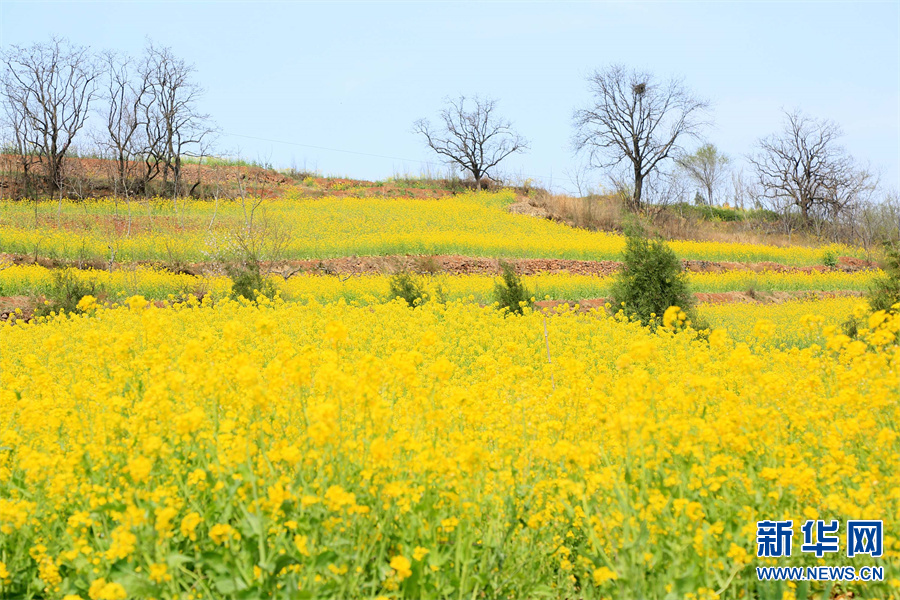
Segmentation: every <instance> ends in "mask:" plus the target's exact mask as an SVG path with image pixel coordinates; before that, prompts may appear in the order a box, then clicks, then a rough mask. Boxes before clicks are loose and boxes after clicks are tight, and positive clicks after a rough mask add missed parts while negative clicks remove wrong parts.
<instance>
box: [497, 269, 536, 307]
mask: <svg viewBox="0 0 900 600" xmlns="http://www.w3.org/2000/svg"><path fill="white" fill-rule="evenodd" d="M531 296H532V294H531V292H530V291H529V290H528V289H527V288H526V287H525V284H523V283H522V278H521V277H519V275H518V274H517V273H516V270H515V268H514V267H513V266H512V264H510V263H508V262H506V261H502V260H501V261H500V281H499V282H498V283H496V284H494V300H495V301H496V302H497V303H499V305H500V308H501V309H504V308H507V309H509V312H511V313H513V314H518V315H521V314H524V313H525V307H531V305H532V299H531Z"/></svg>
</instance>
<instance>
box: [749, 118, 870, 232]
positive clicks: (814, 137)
mask: <svg viewBox="0 0 900 600" xmlns="http://www.w3.org/2000/svg"><path fill="white" fill-rule="evenodd" d="M841 135H842V132H841V130H840V128H839V127H838V125H837V124H836V123H834V122H833V121H828V120H817V119H814V118H811V117H807V116H805V115H803V114H802V113H801V112H800V111H794V112H785V123H784V128H783V129H782V131H781V133H779V134H775V135H772V136H769V137H767V138H763V139H761V140H759V142H758V151H757V152H756V153H755V154H753V155H751V156H749V157H748V160H749V161H750V163H751V164H752V165H753V166H754V168H755V169H756V175H757V180H758V182H759V186H760V188H761V193H762V195H763V197H764V198H766V199H767V200H768V201H769V202H770V203H771V204H772V205H773V206H776V207H778V208H780V209H782V210H784V209H785V208H791V207H795V208H797V209H799V211H800V218H801V221H802V224H803V225H804V226H806V227H808V226H810V225H811V224H812V221H813V219H814V217H820V218H830V217H833V216H834V215H836V214H838V213H840V212H841V211H842V210H844V209H845V208H846V207H847V206H848V205H849V204H851V203H853V202H856V201H859V200H860V199H862V198H863V197H864V196H867V195H868V194H870V193H871V192H872V191H874V189H875V188H876V186H877V181H876V177H875V176H874V174H872V173H871V172H870V171H868V170H866V169H861V168H858V167H857V166H856V163H855V162H854V160H853V158H852V157H851V156H850V155H849V154H848V153H847V152H846V151H845V150H844V148H843V147H841V146H839V145H838V143H837V140H838V138H839V137H841Z"/></svg>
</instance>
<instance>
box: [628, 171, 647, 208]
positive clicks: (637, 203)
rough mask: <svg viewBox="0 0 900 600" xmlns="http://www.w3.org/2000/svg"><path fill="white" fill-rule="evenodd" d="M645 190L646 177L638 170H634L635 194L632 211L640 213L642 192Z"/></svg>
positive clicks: (632, 198) (632, 200)
mask: <svg viewBox="0 0 900 600" xmlns="http://www.w3.org/2000/svg"><path fill="white" fill-rule="evenodd" d="M643 188H644V176H643V175H641V172H640V171H639V170H637V169H635V170H634V194H633V195H632V197H631V210H632V212H638V211H639V210H641V192H642V191H643Z"/></svg>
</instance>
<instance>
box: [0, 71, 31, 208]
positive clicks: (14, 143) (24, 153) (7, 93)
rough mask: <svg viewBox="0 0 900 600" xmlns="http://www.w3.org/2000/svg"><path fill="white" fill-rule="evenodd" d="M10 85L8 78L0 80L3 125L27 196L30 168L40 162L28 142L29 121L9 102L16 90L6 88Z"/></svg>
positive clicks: (23, 113) (14, 103) (13, 103)
mask: <svg viewBox="0 0 900 600" xmlns="http://www.w3.org/2000/svg"><path fill="white" fill-rule="evenodd" d="M10 84H11V82H10V81H9V80H8V78H4V79H3V80H0V86H3V91H2V92H0V94H2V97H3V98H4V99H5V100H6V101H5V102H3V125H4V129H6V130H7V131H8V134H9V136H10V137H9V138H8V139H9V140H10V142H11V144H10V145H11V150H12V152H13V155H14V156H13V158H12V160H13V164H15V165H16V170H17V171H18V170H19V169H21V172H22V188H23V190H24V192H25V195H26V196H27V195H28V193H29V188H30V182H31V178H30V175H31V167H32V165H34V164H35V163H36V162H37V161H39V160H40V157H39V156H38V155H37V153H36V151H35V150H34V147H33V146H32V145H31V142H30V141H29V140H30V139H31V136H30V131H29V121H28V117H27V115H26V114H25V111H22V110H17V106H20V105H19V104H18V103H16V102H12V101H10V98H11V97H15V95H16V90H15V89H10V88H9V87H8V86H9V85H10Z"/></svg>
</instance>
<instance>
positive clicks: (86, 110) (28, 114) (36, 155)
mask: <svg viewBox="0 0 900 600" xmlns="http://www.w3.org/2000/svg"><path fill="white" fill-rule="evenodd" d="M0 62H2V68H3V70H2V74H0V102H2V110H3V117H4V125H5V132H6V137H7V146H6V148H5V150H6V153H10V154H13V155H14V156H15V157H16V160H17V162H18V167H19V172H20V173H21V175H22V177H23V183H24V188H25V190H26V192H25V193H26V194H36V193H37V190H36V188H35V186H36V185H37V184H38V183H46V184H48V185H49V188H50V191H51V192H53V193H59V194H62V193H63V192H64V191H65V190H66V187H67V184H69V183H70V181H68V180H69V179H70V178H71V175H72V173H71V170H67V164H66V158H67V157H68V156H69V155H70V152H71V151H72V149H73V144H74V142H75V140H76V137H77V136H79V135H81V134H82V131H83V130H84V127H85V123H86V121H87V119H88V117H89V116H90V115H94V116H96V117H98V118H99V120H100V121H101V122H102V124H103V126H102V129H101V130H99V131H95V132H93V133H94V135H93V138H94V139H93V148H94V149H95V151H96V154H97V155H98V156H100V157H103V158H107V159H110V160H112V161H114V163H115V172H114V173H113V176H112V185H113V190H112V191H113V193H114V194H117V195H119V194H121V195H124V196H126V197H127V196H130V195H134V194H145V193H149V192H151V185H153V184H158V185H156V186H155V187H154V189H153V190H152V191H153V192H154V193H164V194H172V195H175V196H177V195H184V194H185V193H186V192H187V191H188V190H186V189H185V182H184V171H183V164H184V161H185V159H187V158H190V157H202V156H204V155H205V154H207V153H208V152H209V148H210V143H211V141H212V137H213V135H214V133H215V127H214V126H213V124H212V122H211V121H210V119H209V116H208V115H206V114H204V113H202V112H201V111H200V110H199V108H198V99H199V97H200V95H201V94H202V92H203V90H202V88H201V87H200V86H199V84H198V83H197V82H196V80H195V79H194V77H195V69H194V67H193V66H191V65H189V64H187V63H186V62H185V61H184V60H183V59H181V58H179V57H177V56H175V54H174V53H173V52H172V50H171V49H170V48H165V47H159V46H156V45H154V44H153V43H152V42H148V43H147V45H146V47H145V48H144V51H143V53H142V54H141V56H139V57H131V56H128V55H126V54H121V53H117V52H112V51H107V52H103V53H100V54H96V53H94V52H92V51H91V50H90V49H89V48H86V47H83V46H76V45H72V44H70V43H69V42H68V41H67V40H64V39H60V38H51V40H50V41H49V42H47V43H36V44H33V45H31V46H16V45H12V46H9V47H8V48H3V49H2V53H0ZM39 168H40V169H41V172H38V169H39ZM38 177H40V179H38Z"/></svg>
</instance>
